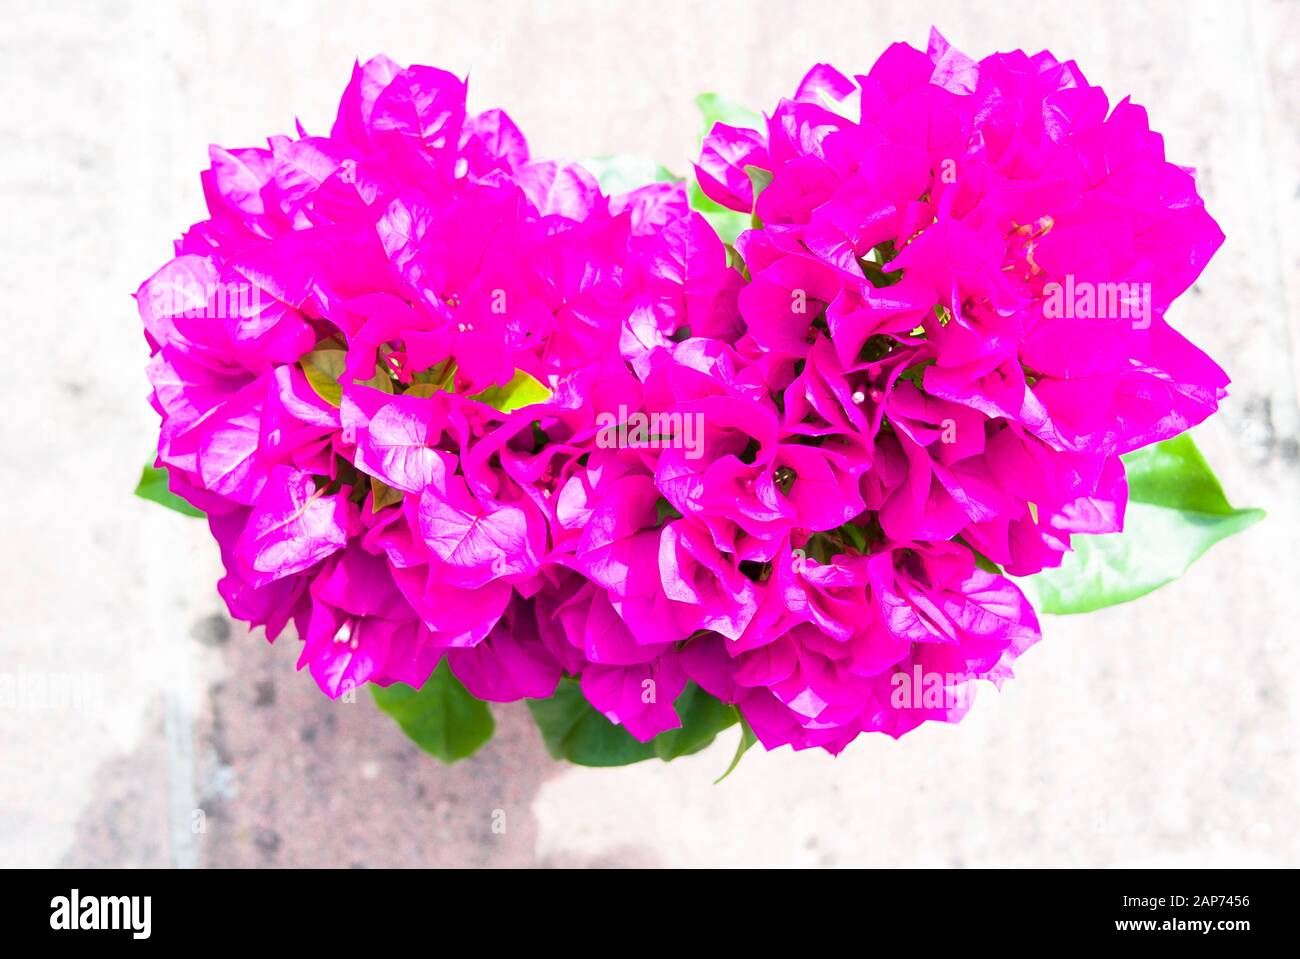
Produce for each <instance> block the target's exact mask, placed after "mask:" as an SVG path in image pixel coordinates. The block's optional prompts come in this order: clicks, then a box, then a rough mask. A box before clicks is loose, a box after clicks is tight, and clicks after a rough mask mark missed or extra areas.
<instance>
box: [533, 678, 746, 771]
mask: <svg viewBox="0 0 1300 959" xmlns="http://www.w3.org/2000/svg"><path fill="white" fill-rule="evenodd" d="M673 706H674V708H675V709H676V710H677V715H678V716H680V717H681V720H682V725H681V727H680V728H678V729H670V730H668V731H667V732H663V733H660V734H659V735H658V736H656V737H655V738H654V739H653V740H651V741H650V742H648V743H643V742H641V741H640V740H638V739H637V738H636V737H635V736H633V735H632V734H631V733H629V732H628V731H627V730H626V729H624V728H623V727H622V726H618V725H615V724H614V723H611V722H610V721H609V720H608V719H606V718H605V717H604V716H602V715H601V714H600V712H599V711H597V710H596V708H595V707H594V706H592V705H591V704H590V703H589V702H587V699H586V697H585V696H583V695H582V688H581V686H580V685H579V684H578V682H577V680H574V679H569V678H567V677H566V678H564V679H561V680H560V685H559V686H558V687H557V688H556V690H555V695H554V696H552V697H551V698H550V699H530V700H528V708H529V709H530V710H531V711H532V714H533V720H534V721H535V722H536V723H537V728H538V730H540V731H541V734H542V741H543V742H545V743H546V750H547V752H549V753H550V754H551V755H552V756H553V757H554V758H556V759H567V760H568V761H569V762H572V763H577V764H578V765H579V766H627V765H629V764H631V763H639V762H642V761H643V760H646V759H654V758H655V757H658V758H659V759H662V760H664V761H665V762H671V761H672V760H674V759H676V758H677V757H679V756H689V755H691V754H692V753H697V752H699V751H700V750H702V749H704V748H705V747H706V746H708V745H709V743H711V742H713V739H714V737H715V736H717V734H718V733H719V732H721V731H722V730H724V729H726V728H727V727H728V726H731V725H734V724H735V722H736V721H737V719H738V718H739V715H740V714H739V713H738V712H737V711H736V709H735V707H734V706H728V705H726V704H724V703H722V702H720V701H718V700H717V699H715V698H714V697H712V696H710V695H709V694H708V693H706V692H705V691H704V690H702V689H700V688H699V687H698V686H697V685H695V683H687V685H686V688H685V689H684V690H682V693H681V695H680V696H678V697H677V701H676V702H675V703H673Z"/></svg>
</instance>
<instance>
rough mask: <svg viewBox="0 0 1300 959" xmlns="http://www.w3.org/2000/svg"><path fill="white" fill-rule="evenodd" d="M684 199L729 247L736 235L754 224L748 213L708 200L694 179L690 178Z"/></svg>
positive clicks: (734, 241)
mask: <svg viewBox="0 0 1300 959" xmlns="http://www.w3.org/2000/svg"><path fill="white" fill-rule="evenodd" d="M686 199H687V201H688V202H689V204H690V207H691V209H692V210H694V211H695V212H696V213H699V214H700V215H701V216H702V217H704V219H706V220H708V221H709V226H711V227H713V232H714V233H716V234H718V236H719V237H720V238H721V239H722V242H723V243H725V244H727V246H729V247H730V246H735V244H736V237H738V236H740V234H742V233H744V232H745V231H746V230H748V229H750V228H751V227H752V226H753V225H754V219H753V217H752V216H751V215H750V214H748V213H737V212H736V211H735V210H729V209H727V208H726V207H725V206H723V205H722V204H721V203H715V202H714V201H713V200H710V199H709V198H708V197H707V196H705V195H704V191H703V190H702V189H700V185H699V183H698V182H696V181H695V180H692V181H691V182H690V185H689V186H688V187H687V188H686Z"/></svg>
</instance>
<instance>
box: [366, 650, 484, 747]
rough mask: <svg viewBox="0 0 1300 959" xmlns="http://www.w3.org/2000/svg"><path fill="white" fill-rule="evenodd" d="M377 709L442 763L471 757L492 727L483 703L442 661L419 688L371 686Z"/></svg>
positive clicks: (397, 684)
mask: <svg viewBox="0 0 1300 959" xmlns="http://www.w3.org/2000/svg"><path fill="white" fill-rule="evenodd" d="M370 691H371V692H372V693H373V694H374V697H375V702H376V703H378V704H379V708H380V709H382V710H383V711H384V712H386V713H388V715H390V716H392V717H393V719H395V720H397V725H399V726H401V727H402V732H404V733H406V735H407V736H409V737H411V739H413V740H414V741H415V744H416V745H417V746H419V747H420V748H421V749H423V750H424V751H425V752H427V753H430V754H432V755H434V756H437V757H438V758H439V759H441V760H442V761H443V762H445V763H454V762H455V761H456V760H458V759H464V758H465V757H466V756H472V755H473V754H474V753H475V752H476V751H477V750H478V748H479V747H480V746H482V745H483V744H484V743H485V742H487V741H488V740H489V739H491V738H492V731H493V730H494V729H495V728H496V724H495V723H494V722H493V720H492V712H491V710H489V709H488V706H487V703H484V702H480V701H479V700H477V699H475V698H474V697H473V696H471V695H470V694H469V693H468V692H467V691H466V690H465V687H464V686H462V685H461V684H460V680H458V679H457V678H456V677H455V676H454V675H452V672H451V668H450V667H449V666H448V665H447V661H446V660H445V659H444V660H443V661H442V662H441V663H439V664H438V668H437V669H436V670H434V672H433V675H432V676H430V677H429V678H428V680H426V681H425V684H424V686H423V687H422V688H421V689H418V690H416V689H412V688H411V687H410V686H407V685H405V684H404V683H394V684H393V685H391V686H388V687H379V686H374V685H372V686H371V687H370Z"/></svg>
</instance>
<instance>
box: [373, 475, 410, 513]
mask: <svg viewBox="0 0 1300 959" xmlns="http://www.w3.org/2000/svg"><path fill="white" fill-rule="evenodd" d="M370 492H371V493H373V494H374V501H375V506H374V508H375V511H376V512H378V511H379V510H381V509H383V508H384V507H386V506H395V505H396V504H398V503H400V502H401V501H402V491H401V490H399V489H393V487H391V486H389V485H388V484H387V483H385V482H382V481H381V480H377V479H375V478H374V477H373V476H372V477H370Z"/></svg>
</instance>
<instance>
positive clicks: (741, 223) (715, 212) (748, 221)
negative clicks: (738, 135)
mask: <svg viewBox="0 0 1300 959" xmlns="http://www.w3.org/2000/svg"><path fill="white" fill-rule="evenodd" d="M695 104H696V106H698V107H699V108H700V115H701V118H702V120H703V125H702V126H701V128H700V136H701V137H706V136H708V135H709V133H710V131H712V130H713V125H714V124H715V123H725V124H727V125H728V126H733V127H749V128H751V129H756V130H763V129H765V128H766V124H765V123H764V121H763V118H762V117H761V116H760V115H759V114H757V113H755V112H754V111H753V110H750V109H748V108H747V107H742V106H741V105H740V104H738V103H736V102H735V101H733V100H728V99H727V98H726V97H724V96H721V95H719V94H717V93H701V94H700V95H699V96H698V97H696V98H695ZM755 169H757V168H755ZM752 176H753V175H752V174H751V179H752ZM768 176H769V179H770V176H771V175H770V174H769V175H768ZM766 185H767V184H766V183H764V184H763V186H766ZM758 189H761V188H759V187H758V186H757V185H756V187H755V191H756V192H755V195H757V191H758ZM686 196H687V200H688V201H689V203H690V207H691V209H692V210H695V211H696V212H697V213H699V214H700V215H701V216H703V217H704V219H706V220H708V221H709V225H710V226H711V227H713V230H714V232H715V233H717V234H718V236H719V237H721V238H722V242H723V243H725V244H727V245H728V246H734V245H735V243H736V237H738V236H740V234H742V233H743V232H745V231H746V230H748V229H750V228H751V227H752V226H753V225H754V222H753V215H752V211H750V212H747V213H737V212H736V211H735V210H729V209H727V208H726V207H725V206H723V205H722V204H720V203H715V202H714V201H713V200H710V199H709V198H708V197H707V196H705V195H704V191H703V190H702V189H700V185H699V183H697V182H696V181H695V180H693V179H692V180H691V182H690V185H689V186H688V187H687V189H686Z"/></svg>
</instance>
